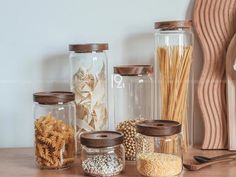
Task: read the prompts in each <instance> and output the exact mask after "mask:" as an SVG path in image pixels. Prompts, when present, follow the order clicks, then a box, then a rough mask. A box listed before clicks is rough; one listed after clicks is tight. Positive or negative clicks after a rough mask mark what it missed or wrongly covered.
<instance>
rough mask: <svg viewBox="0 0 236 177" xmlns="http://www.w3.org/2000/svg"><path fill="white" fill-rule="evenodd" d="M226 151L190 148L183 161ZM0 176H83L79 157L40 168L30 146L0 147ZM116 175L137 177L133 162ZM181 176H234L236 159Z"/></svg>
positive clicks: (235, 175) (128, 163)
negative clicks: (60, 165) (61, 164)
mask: <svg viewBox="0 0 236 177" xmlns="http://www.w3.org/2000/svg"><path fill="white" fill-rule="evenodd" d="M225 153H228V151H216V150H214V151H211V150H207V151H201V150H198V149H193V150H191V151H190V152H189V153H188V154H185V156H184V161H189V159H191V157H192V155H193V154H198V155H206V156H215V155H220V154H225ZM0 176H1V177H83V172H82V169H81V167H80V161H79V159H78V160H77V161H76V163H75V164H74V165H73V167H72V168H69V169H64V170H40V169H38V168H37V167H36V166H35V164H34V154H33V149H32V148H8V149H0ZM117 177H138V174H137V171H136V169H135V163H134V162H127V164H126V170H125V172H123V173H122V174H120V175H119V176H117ZM181 177H236V161H235V162H227V163H223V164H222V163H221V164H218V165H215V166H211V167H208V168H205V169H202V170H200V171H196V172H189V171H183V173H182V175H181Z"/></svg>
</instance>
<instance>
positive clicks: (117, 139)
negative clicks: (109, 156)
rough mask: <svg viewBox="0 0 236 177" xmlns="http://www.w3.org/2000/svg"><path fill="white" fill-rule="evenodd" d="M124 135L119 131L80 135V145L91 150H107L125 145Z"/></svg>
mask: <svg viewBox="0 0 236 177" xmlns="http://www.w3.org/2000/svg"><path fill="white" fill-rule="evenodd" d="M123 138H124V136H123V134H122V133H120V132H117V131H94V132H85V133H82V134H81V135H80V143H81V144H82V145H84V146H87V147H90V148H105V147H111V146H115V145H119V144H122V143H123Z"/></svg>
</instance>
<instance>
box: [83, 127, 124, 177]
mask: <svg viewBox="0 0 236 177" xmlns="http://www.w3.org/2000/svg"><path fill="white" fill-rule="evenodd" d="M80 142H81V145H82V151H81V160H82V169H83V171H84V173H85V174H86V175H89V176H96V177H108V176H115V175H118V174H119V173H120V172H121V171H122V170H124V168H125V149H124V146H123V134H122V133H119V132H116V131H95V132H84V133H82V134H81V135H80Z"/></svg>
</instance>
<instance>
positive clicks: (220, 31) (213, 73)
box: [193, 0, 236, 149]
mask: <svg viewBox="0 0 236 177" xmlns="http://www.w3.org/2000/svg"><path fill="white" fill-rule="evenodd" d="M235 12H236V0H196V1H195V7H194V12H193V23H194V27H195V31H196V34H197V36H198V38H199V40H200V44H201V48H202V50H203V60H204V64H203V69H202V73H201V77H200V80H199V83H198V100H199V104H200V109H201V111H202V116H203V122H204V128H205V136H204V141H203V144H202V149H226V148H228V142H227V134H228V133H227V132H228V129H227V114H226V84H225V60H226V50H227V47H228V44H229V42H230V40H231V38H232V36H233V34H234V32H235V29H236V28H234V26H235V23H234V19H235Z"/></svg>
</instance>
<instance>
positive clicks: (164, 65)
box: [157, 46, 193, 151]
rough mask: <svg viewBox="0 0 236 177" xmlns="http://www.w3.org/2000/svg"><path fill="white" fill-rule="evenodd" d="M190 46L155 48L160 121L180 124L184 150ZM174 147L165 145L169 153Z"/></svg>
mask: <svg viewBox="0 0 236 177" xmlns="http://www.w3.org/2000/svg"><path fill="white" fill-rule="evenodd" d="M192 51H193V49H192V46H174V47H160V48H157V56H158V63H159V69H160V93H161V95H160V97H161V102H160V103H161V115H160V116H161V119H167V120H174V121H178V122H180V123H181V124H182V127H183V140H184V144H183V145H184V149H185V150H187V148H188V145H189V142H188V141H189V135H188V133H189V132H188V118H187V107H188V105H187V94H188V80H189V77H190V68H191V63H192ZM172 147H174V145H170V144H169V145H166V146H165V147H164V148H165V149H166V151H171V149H172Z"/></svg>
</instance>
